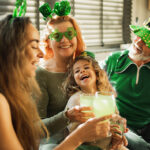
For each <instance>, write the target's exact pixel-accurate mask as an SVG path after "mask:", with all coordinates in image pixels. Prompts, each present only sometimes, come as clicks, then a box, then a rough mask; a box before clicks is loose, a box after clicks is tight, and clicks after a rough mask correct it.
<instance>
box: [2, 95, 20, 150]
mask: <svg viewBox="0 0 150 150" xmlns="http://www.w3.org/2000/svg"><path fill="white" fill-rule="evenodd" d="M0 149H1V150H23V147H22V146H21V144H20V142H19V140H18V138H17V135H16V133H15V130H14V128H13V124H12V118H11V112H10V107H9V104H8V102H7V100H6V98H5V97H4V96H3V95H2V94H0Z"/></svg>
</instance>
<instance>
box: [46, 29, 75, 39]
mask: <svg viewBox="0 0 150 150" xmlns="http://www.w3.org/2000/svg"><path fill="white" fill-rule="evenodd" d="M63 35H64V36H65V37H66V38H67V39H68V40H72V38H73V37H75V36H77V32H76V30H75V29H74V28H73V27H69V28H67V31H66V32H59V31H58V29H55V30H54V32H52V33H51V34H50V35H49V37H48V38H49V39H51V40H55V41H57V42H60V40H61V39H62V38H63Z"/></svg>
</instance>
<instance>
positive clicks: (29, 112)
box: [0, 15, 47, 150]
mask: <svg viewBox="0 0 150 150" xmlns="http://www.w3.org/2000/svg"><path fill="white" fill-rule="evenodd" d="M30 23H31V21H30V20H29V18H27V17H17V18H12V15H8V16H6V17H5V18H3V19H2V20H0V92H1V93H2V94H3V95H4V96H5V97H6V99H7V101H8V103H9V106H10V110H11V117H12V123H13V127H14V130H15V132H16V135H17V137H18V139H19V141H20V143H21V145H22V147H23V148H24V150H38V148H39V140H40V138H41V137H42V136H44V135H45V133H46V132H47V130H46V128H45V126H44V125H43V124H42V123H41V120H40V118H39V115H38V113H37V109H36V106H35V104H34V101H33V100H32V92H33V91H34V95H38V96H39V93H40V89H39V87H38V85H37V83H36V81H35V79H34V78H27V77H26V76H25V75H24V72H25V69H24V68H25V67H24V65H25V64H26V62H27V61H29V57H30V56H29V52H28V51H27V50H26V44H27V42H28V41H27V27H28V25H29V24H30ZM43 129H45V130H43ZM45 131H46V132H45Z"/></svg>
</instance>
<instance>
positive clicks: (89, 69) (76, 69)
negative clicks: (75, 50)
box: [73, 60, 96, 91]
mask: <svg viewBox="0 0 150 150" xmlns="http://www.w3.org/2000/svg"><path fill="white" fill-rule="evenodd" d="M73 74H74V79H75V81H76V84H77V85H78V86H79V87H80V88H81V90H82V91H87V89H88V88H94V89H96V73H95V70H94V68H93V66H92V64H91V63H90V62H88V61H87V60H78V61H77V62H76V63H75V64H74V66H73Z"/></svg>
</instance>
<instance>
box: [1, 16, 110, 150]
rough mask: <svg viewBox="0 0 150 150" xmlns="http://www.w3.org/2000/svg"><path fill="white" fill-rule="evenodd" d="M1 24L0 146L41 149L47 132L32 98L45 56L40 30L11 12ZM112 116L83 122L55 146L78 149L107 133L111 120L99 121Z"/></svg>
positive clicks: (62, 149)
mask: <svg viewBox="0 0 150 150" xmlns="http://www.w3.org/2000/svg"><path fill="white" fill-rule="evenodd" d="M0 27H1V28H0V150H38V149H39V143H40V139H41V138H42V137H43V136H44V137H45V136H46V135H48V132H47V130H46V128H45V126H44V125H43V123H42V122H41V120H40V118H39V116H38V113H37V110H36V106H35V104H34V101H33V100H32V97H39V96H40V90H39V87H38V85H37V84H36V81H35V79H34V76H35V69H36V66H35V64H36V63H37V62H38V59H39V57H42V53H41V51H40V49H39V33H38V31H37V29H36V28H35V27H34V26H33V25H32V23H31V21H30V19H29V18H28V17H13V16H12V15H8V16H6V17H4V18H2V19H1V20H0ZM109 118H111V116H106V117H103V118H95V119H91V120H89V121H88V122H86V123H84V124H82V125H81V126H80V127H79V128H78V129H77V130H75V132H74V133H72V134H70V135H69V136H68V137H67V138H66V139H65V140H64V141H63V142H62V143H61V144H60V145H59V146H57V147H56V149H55V150H70V149H71V150H75V149H76V148H77V147H78V146H79V145H80V144H82V143H83V142H88V141H94V140H96V139H98V138H100V137H105V136H107V135H108V133H109V130H110V127H109V123H107V122H104V123H102V124H99V122H101V121H103V120H106V119H109ZM86 131H88V132H86Z"/></svg>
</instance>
